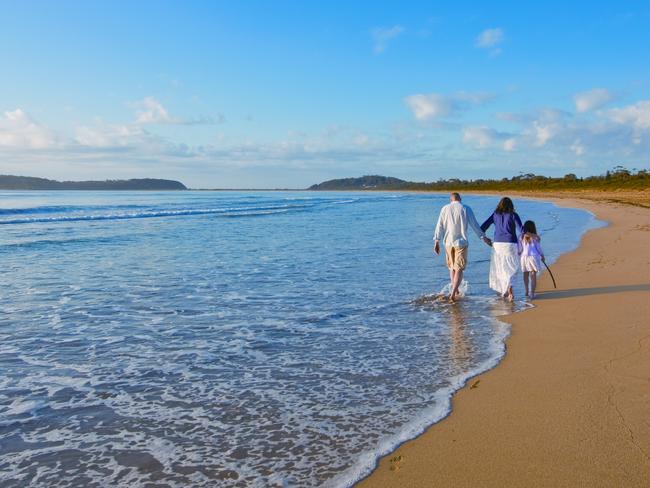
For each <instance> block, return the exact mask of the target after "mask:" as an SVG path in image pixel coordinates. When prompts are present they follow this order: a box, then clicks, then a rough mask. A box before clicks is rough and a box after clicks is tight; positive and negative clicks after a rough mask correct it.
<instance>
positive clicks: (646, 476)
mask: <svg viewBox="0 0 650 488" xmlns="http://www.w3.org/2000/svg"><path fill="white" fill-rule="evenodd" d="M534 196H535V197H540V195H537V194H536V195H534ZM580 197H581V198H580V199H575V198H570V197H569V196H568V195H567V194H560V195H557V194H555V195H548V196H544V199H546V200H553V201H555V202H556V203H557V204H558V205H560V206H570V207H578V208H584V209H587V210H589V211H591V212H593V213H594V214H595V215H596V216H597V217H598V218H599V219H601V220H603V221H606V222H608V224H609V225H608V226H607V227H604V228H600V229H595V230H592V231H590V232H588V233H587V234H586V235H585V236H584V237H583V239H582V242H581V244H580V246H579V248H578V249H577V250H576V251H574V252H571V253H569V254H566V255H563V256H562V257H561V258H560V259H559V260H558V261H557V262H556V263H555V264H554V265H553V272H554V275H555V277H556V280H557V282H558V289H557V290H554V289H553V286H552V283H551V279H550V277H549V275H548V273H544V274H543V275H542V277H541V280H540V283H539V286H538V299H537V301H536V305H537V306H536V307H535V308H533V309H530V310H527V311H524V312H520V313H516V314H513V315H510V316H507V317H504V318H503V319H504V320H506V321H507V322H509V323H510V324H511V325H512V334H511V336H510V337H509V339H508V341H507V354H506V357H505V358H504V360H503V361H502V362H501V363H500V364H499V365H498V366H497V367H496V368H495V369H493V370H491V371H488V372H486V373H484V374H482V375H480V376H478V377H476V378H474V379H472V380H470V381H469V382H468V384H467V385H466V386H465V387H464V388H463V389H462V390H461V391H459V392H458V393H457V394H456V395H455V396H454V398H453V401H452V405H453V406H452V413H451V415H449V416H448V417H447V418H446V419H444V420H443V421H441V422H439V423H437V424H435V425H433V426H432V427H430V428H429V429H428V430H427V431H426V432H425V433H424V434H422V435H421V436H419V437H418V438H416V439H414V440H412V441H410V442H407V443H405V444H403V445H402V446H401V447H400V448H399V449H397V450H396V451H395V452H393V453H391V454H390V455H388V456H385V457H384V458H382V459H381V461H380V463H379V466H378V467H377V469H376V470H375V471H374V472H373V474H372V475H371V476H369V477H368V478H366V479H365V480H363V481H361V482H360V483H359V484H358V486H359V487H363V488H367V487H374V486H376V487H430V486H453V487H463V486H468V487H469V486H472V487H474V486H477V487H478V486H480V487H490V486H495V487H497V486H498V487H503V486H522V487H523V486H525V487H538V486H539V487H541V486H544V487H564V486H566V487H578V486H585V487H587V486H588V487H619V486H620V487H622V486H625V487H648V486H650V254H649V253H648V249H650V208H648V207H647V203H648V194H647V192H641V193H639V194H637V195H635V194H634V193H631V194H629V195H627V194H626V195H623V196H622V195H613V196H612V195H609V196H607V195H604V194H602V193H600V194H599V193H597V192H595V193H593V194H581V195H580ZM620 202H635V203H637V205H629V204H625V203H620ZM515 203H516V202H515Z"/></svg>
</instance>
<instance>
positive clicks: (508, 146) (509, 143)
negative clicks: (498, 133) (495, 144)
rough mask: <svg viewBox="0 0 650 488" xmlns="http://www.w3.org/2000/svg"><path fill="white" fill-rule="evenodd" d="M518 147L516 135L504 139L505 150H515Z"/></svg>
mask: <svg viewBox="0 0 650 488" xmlns="http://www.w3.org/2000/svg"><path fill="white" fill-rule="evenodd" d="M516 147H517V139H515V138H514V137H510V138H508V139H506V140H505V141H503V150H504V151H508V152H510V151H514V150H515V149H516Z"/></svg>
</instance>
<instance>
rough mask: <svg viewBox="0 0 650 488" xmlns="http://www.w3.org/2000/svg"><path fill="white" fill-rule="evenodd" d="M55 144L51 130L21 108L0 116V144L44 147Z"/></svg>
mask: <svg viewBox="0 0 650 488" xmlns="http://www.w3.org/2000/svg"><path fill="white" fill-rule="evenodd" d="M56 144H57V138H56V136H55V134H54V132H53V131H51V130H50V129H48V128H47V127H45V126H43V125H41V124H39V123H38V122H36V121H35V120H34V119H32V118H31V117H30V116H29V114H27V112H25V111H24V110H23V109H21V108H17V109H16V110H13V111H7V112H5V113H4V117H0V146H5V147H16V148H21V147H22V148H28V149H46V148H50V147H53V146H55V145H56Z"/></svg>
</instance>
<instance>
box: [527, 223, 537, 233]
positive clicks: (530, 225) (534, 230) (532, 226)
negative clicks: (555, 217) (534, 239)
mask: <svg viewBox="0 0 650 488" xmlns="http://www.w3.org/2000/svg"><path fill="white" fill-rule="evenodd" d="M524 232H528V233H529V234H537V227H535V222H533V221H532V220H527V221H526V222H524Z"/></svg>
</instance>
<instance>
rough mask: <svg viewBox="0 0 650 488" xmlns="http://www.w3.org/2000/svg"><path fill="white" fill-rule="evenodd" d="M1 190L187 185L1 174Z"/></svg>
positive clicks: (181, 187) (176, 187)
mask: <svg viewBox="0 0 650 488" xmlns="http://www.w3.org/2000/svg"><path fill="white" fill-rule="evenodd" d="M0 190H187V187H186V186H185V185H184V184H183V183H181V182H180V181H174V180H161V179H156V178H136V179H131V180H104V181H56V180H48V179H45V178H34V177H31V176H13V175H0Z"/></svg>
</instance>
